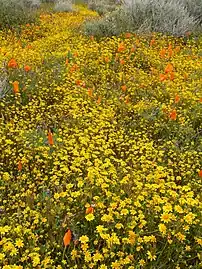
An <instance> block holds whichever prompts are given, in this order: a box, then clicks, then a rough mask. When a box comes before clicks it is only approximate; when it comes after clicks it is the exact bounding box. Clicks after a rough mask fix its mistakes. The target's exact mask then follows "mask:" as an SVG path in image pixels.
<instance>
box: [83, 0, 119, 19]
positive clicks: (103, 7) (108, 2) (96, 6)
mask: <svg viewBox="0 0 202 269" xmlns="http://www.w3.org/2000/svg"><path fill="white" fill-rule="evenodd" d="M119 3H120V2H119V1H117V0H89V1H88V8H89V9H91V10H94V11H97V13H98V14H99V15H100V16H102V15H104V14H106V13H108V12H112V11H114V10H115V9H116V8H117V4H119Z"/></svg>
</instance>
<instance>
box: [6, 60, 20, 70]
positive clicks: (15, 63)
mask: <svg viewBox="0 0 202 269" xmlns="http://www.w3.org/2000/svg"><path fill="white" fill-rule="evenodd" d="M8 67H10V68H17V67H18V64H17V62H16V60H15V59H13V58H12V59H10V61H9V62H8Z"/></svg>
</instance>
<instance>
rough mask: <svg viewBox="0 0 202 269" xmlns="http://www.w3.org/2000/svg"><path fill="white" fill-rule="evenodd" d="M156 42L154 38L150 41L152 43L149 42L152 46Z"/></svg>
mask: <svg viewBox="0 0 202 269" xmlns="http://www.w3.org/2000/svg"><path fill="white" fill-rule="evenodd" d="M154 44H155V40H154V39H152V40H151V41H150V44H149V45H150V47H151V46H153V45H154Z"/></svg>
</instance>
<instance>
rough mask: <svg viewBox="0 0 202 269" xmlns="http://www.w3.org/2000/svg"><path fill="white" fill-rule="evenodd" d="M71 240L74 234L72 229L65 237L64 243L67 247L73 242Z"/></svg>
mask: <svg viewBox="0 0 202 269" xmlns="http://www.w3.org/2000/svg"><path fill="white" fill-rule="evenodd" d="M71 239H72V232H71V230H70V229H68V230H67V231H66V233H65V235H64V237H63V242H64V245H65V247H66V246H68V245H69V244H70V242H71Z"/></svg>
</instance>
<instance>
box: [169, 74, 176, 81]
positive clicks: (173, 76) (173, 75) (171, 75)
mask: <svg viewBox="0 0 202 269" xmlns="http://www.w3.org/2000/svg"><path fill="white" fill-rule="evenodd" d="M174 78H175V74H174V72H171V73H170V80H174Z"/></svg>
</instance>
